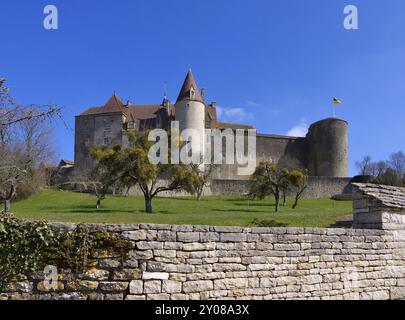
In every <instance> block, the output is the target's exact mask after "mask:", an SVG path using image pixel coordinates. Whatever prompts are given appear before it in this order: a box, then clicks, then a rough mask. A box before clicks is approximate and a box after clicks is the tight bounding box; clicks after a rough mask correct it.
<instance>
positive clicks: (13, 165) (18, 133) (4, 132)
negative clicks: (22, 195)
mask: <svg viewBox="0 0 405 320" xmlns="http://www.w3.org/2000/svg"><path fill="white" fill-rule="evenodd" d="M55 116H58V117H61V109H60V108H59V107H57V106H55V105H51V106H39V105H29V106H21V105H19V104H18V103H16V102H15V101H14V99H13V98H12V97H11V95H10V94H9V90H8V88H7V87H5V79H4V78H0V200H1V201H3V202H4V211H5V212H8V211H9V210H10V203H11V200H12V199H14V198H15V197H16V196H17V194H18V192H19V191H18V189H21V186H23V185H25V186H33V185H34V183H33V182H34V180H33V178H34V177H35V167H36V166H37V165H38V164H39V162H40V161H41V160H44V159H49V156H50V152H51V146H50V142H49V141H50V140H49V139H48V138H49V136H50V135H49V133H50V131H49V128H48V127H47V126H46V125H45V124H46V123H49V120H50V119H53V118H54V117H55Z"/></svg>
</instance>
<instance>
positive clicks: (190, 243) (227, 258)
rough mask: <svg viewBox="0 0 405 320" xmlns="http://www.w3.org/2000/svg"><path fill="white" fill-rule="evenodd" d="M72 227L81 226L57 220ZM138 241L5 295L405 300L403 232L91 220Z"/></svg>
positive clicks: (37, 276)
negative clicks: (120, 254) (124, 252)
mask: <svg viewBox="0 0 405 320" xmlns="http://www.w3.org/2000/svg"><path fill="white" fill-rule="evenodd" d="M54 227H55V228H57V229H59V230H63V231H64V232H68V231H69V230H72V229H73V228H74V227H75V225H73V224H55V225H54ZM89 227H90V229H91V230H94V231H100V230H102V231H108V232H113V233H117V234H119V235H120V236H121V237H123V238H125V239H128V240H131V241H133V242H134V245H135V249H134V250H133V251H131V252H130V254H129V257H128V260H126V261H120V259H118V258H117V257H114V256H110V255H109V254H108V253H107V252H105V253H103V254H100V255H99V256H98V257H97V259H96V260H95V262H94V264H93V267H92V268H91V269H90V270H88V271H87V272H86V273H85V274H83V275H81V276H80V277H79V278H77V279H75V278H74V277H73V276H72V275H71V274H70V273H69V272H68V271H64V270H59V272H60V274H59V281H58V285H57V288H56V290H55V289H52V290H51V291H49V290H47V289H46V286H44V282H43V279H44V277H43V274H42V273H41V272H37V273H32V274H30V275H28V276H27V279H26V280H25V281H22V282H20V283H16V284H13V285H11V286H9V288H8V290H7V292H4V293H2V294H0V297H1V298H2V299H118V300H122V299H126V300H145V299H173V300H179V299H181V300H183V299H260V300H261V299H403V298H405V249H404V243H405V242H404V237H403V236H404V234H403V233H401V232H403V231H401V230H395V231H385V230H361V229H319V228H241V227H211V226H188V225H183V226H174V225H151V224H139V225H138V224H137V225H103V224H100V225H99V224H97V225H89Z"/></svg>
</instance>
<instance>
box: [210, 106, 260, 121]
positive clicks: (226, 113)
mask: <svg viewBox="0 0 405 320" xmlns="http://www.w3.org/2000/svg"><path fill="white" fill-rule="evenodd" d="M217 116H218V118H219V120H222V121H228V122H237V121H245V120H252V119H253V115H252V114H251V113H249V112H246V111H245V110H244V109H243V108H240V107H237V108H233V107H220V106H218V107H217Z"/></svg>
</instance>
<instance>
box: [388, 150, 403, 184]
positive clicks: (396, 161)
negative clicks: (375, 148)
mask: <svg viewBox="0 0 405 320" xmlns="http://www.w3.org/2000/svg"><path fill="white" fill-rule="evenodd" d="M388 164H389V165H390V167H391V168H392V169H393V170H395V172H396V173H397V174H398V175H399V176H400V177H401V178H402V177H404V175H405V154H404V153H403V152H402V151H398V152H395V153H392V154H391V155H390V157H389V160H388Z"/></svg>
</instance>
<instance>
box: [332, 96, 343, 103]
mask: <svg viewBox="0 0 405 320" xmlns="http://www.w3.org/2000/svg"><path fill="white" fill-rule="evenodd" d="M342 103H343V102H342V100H339V99H338V98H336V97H333V104H342Z"/></svg>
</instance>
